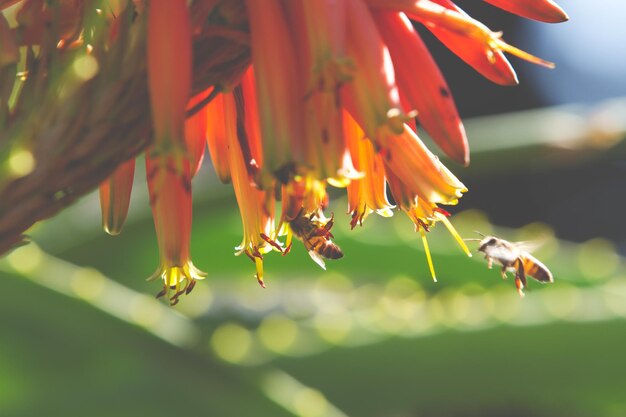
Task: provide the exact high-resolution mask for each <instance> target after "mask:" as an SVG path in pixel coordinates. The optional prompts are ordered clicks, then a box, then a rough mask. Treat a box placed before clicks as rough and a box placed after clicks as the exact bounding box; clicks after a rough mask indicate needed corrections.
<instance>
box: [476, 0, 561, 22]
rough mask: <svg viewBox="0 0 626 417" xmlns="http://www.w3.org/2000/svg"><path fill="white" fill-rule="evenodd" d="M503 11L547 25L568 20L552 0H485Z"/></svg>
mask: <svg viewBox="0 0 626 417" xmlns="http://www.w3.org/2000/svg"><path fill="white" fill-rule="evenodd" d="M485 1H486V2H487V3H490V4H493V5H494V6H496V7H499V8H501V9H503V10H506V11H508V12H511V13H515V14H517V15H520V16H522V17H527V18H529V19H534V20H539V21H540V22H547V23H560V22H565V21H567V20H568V19H569V17H568V16H567V13H565V11H564V10H563V9H561V8H560V7H559V6H558V5H557V4H556V3H555V2H553V1H552V0H524V1H520V0H485Z"/></svg>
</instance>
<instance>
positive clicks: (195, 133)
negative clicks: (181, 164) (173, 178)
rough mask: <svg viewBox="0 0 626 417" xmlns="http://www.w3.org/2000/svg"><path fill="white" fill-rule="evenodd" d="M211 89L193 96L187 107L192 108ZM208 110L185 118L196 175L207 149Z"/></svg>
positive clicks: (189, 148)
mask: <svg viewBox="0 0 626 417" xmlns="http://www.w3.org/2000/svg"><path fill="white" fill-rule="evenodd" d="M209 91H210V90H208V91H204V92H202V93H200V94H197V95H196V96H194V97H192V98H191V100H189V103H188V104H187V108H192V107H193V106H195V105H196V104H198V102H200V101H201V100H202V99H203V98H204V97H206V95H207V94H208V93H209ZM206 130H207V112H206V109H203V110H201V111H199V112H197V113H196V114H194V115H193V116H191V117H189V118H188V119H187V120H185V142H186V146H187V150H188V152H189V161H190V162H191V176H192V177H193V176H195V175H196V174H197V173H198V171H199V170H200V166H201V165H202V160H203V159H204V151H205V149H206V141H207V139H206Z"/></svg>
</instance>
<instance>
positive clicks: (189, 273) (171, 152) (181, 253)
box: [146, 0, 206, 304]
mask: <svg viewBox="0 0 626 417" xmlns="http://www.w3.org/2000/svg"><path fill="white" fill-rule="evenodd" d="M166 27H167V28H168V29H169V30H164V28H166ZM191 64H192V55H191V24H190V21H189V12H188V9H187V2H186V1H185V0H175V1H172V0H153V1H152V2H150V7H149V10H148V85H149V88H150V104H151V109H152V120H153V125H154V144H153V145H152V146H151V147H150V148H149V149H148V150H146V175H147V177H148V190H149V191H150V205H151V206H152V215H153V217H154V225H155V227H156V234H157V240H158V243H159V253H160V256H161V265H160V266H159V268H158V269H157V271H156V272H155V273H154V275H153V276H152V278H157V277H160V278H161V279H162V280H163V291H161V292H160V293H159V295H165V294H167V295H168V298H169V299H170V301H171V303H172V304H176V303H177V302H178V297H179V296H180V295H181V294H183V293H189V292H190V291H191V290H192V289H193V287H194V285H195V280H197V279H201V278H203V277H204V276H205V275H206V274H204V273H203V272H201V271H199V270H198V269H197V268H195V266H194V265H193V263H192V262H191V259H190V253H189V244H190V242H189V241H190V237H191V175H192V172H191V169H192V167H191V162H192V161H191V160H190V158H189V155H188V152H189V151H188V144H187V142H186V141H185V109H186V106H187V102H188V101H189V98H190V97H189V95H190V91H191ZM194 163H196V164H197V162H196V161H194ZM194 168H195V167H194ZM171 289H173V290H174V294H173V295H172V296H169V292H170V290H171Z"/></svg>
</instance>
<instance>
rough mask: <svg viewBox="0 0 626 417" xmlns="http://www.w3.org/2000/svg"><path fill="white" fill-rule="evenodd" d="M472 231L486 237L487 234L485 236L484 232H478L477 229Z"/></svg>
mask: <svg viewBox="0 0 626 417" xmlns="http://www.w3.org/2000/svg"><path fill="white" fill-rule="evenodd" d="M474 232H476V233H478V234H479V235H480V236H482V237H487V236H485V235H484V234H482V233H480V232H479V231H478V230H474Z"/></svg>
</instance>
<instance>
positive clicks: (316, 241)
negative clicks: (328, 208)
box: [289, 209, 343, 269]
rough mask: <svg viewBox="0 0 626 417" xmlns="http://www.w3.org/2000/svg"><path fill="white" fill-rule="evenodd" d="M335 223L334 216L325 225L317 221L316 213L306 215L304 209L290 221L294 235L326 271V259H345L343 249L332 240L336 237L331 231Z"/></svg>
mask: <svg viewBox="0 0 626 417" xmlns="http://www.w3.org/2000/svg"><path fill="white" fill-rule="evenodd" d="M334 223H335V216H334V215H332V216H331V217H330V220H328V221H327V222H326V223H324V222H322V221H320V220H318V219H317V214H316V213H311V214H306V213H304V209H300V211H299V212H298V214H297V215H296V217H294V218H293V219H291V220H289V227H290V228H291V231H292V232H293V234H294V235H295V236H296V237H297V238H298V239H300V240H301V241H302V243H304V247H305V248H306V249H307V250H308V251H309V256H311V258H312V259H313V260H314V261H315V263H317V264H318V265H319V266H321V267H322V269H326V263H325V262H324V259H339V258H341V257H343V251H342V250H341V248H340V247H339V246H337V244H335V243H333V241H332V240H331V238H334V236H333V234H332V233H331V232H330V229H332V227H333V224H334Z"/></svg>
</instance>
